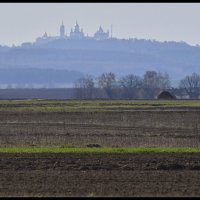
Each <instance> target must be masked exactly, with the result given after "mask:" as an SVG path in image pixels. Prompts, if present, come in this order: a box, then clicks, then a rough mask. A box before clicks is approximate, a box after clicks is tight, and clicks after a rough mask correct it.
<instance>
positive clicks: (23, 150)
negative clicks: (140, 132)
mask: <svg viewBox="0 0 200 200" xmlns="http://www.w3.org/2000/svg"><path fill="white" fill-rule="evenodd" d="M148 152H149V153H150V152H154V153H162V152H163V153H164V152H166V153H167V152H168V153H200V148H189V147H177V148H159V147H133V148H131V147H126V148H119V147H117V148H115V147H0V153H148Z"/></svg>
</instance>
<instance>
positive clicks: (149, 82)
mask: <svg viewBox="0 0 200 200" xmlns="http://www.w3.org/2000/svg"><path fill="white" fill-rule="evenodd" d="M143 81H144V87H146V88H159V89H167V88H169V87H170V79H169V75H168V74H167V73H164V74H162V73H161V72H156V71H146V72H145V74H144V80H143Z"/></svg>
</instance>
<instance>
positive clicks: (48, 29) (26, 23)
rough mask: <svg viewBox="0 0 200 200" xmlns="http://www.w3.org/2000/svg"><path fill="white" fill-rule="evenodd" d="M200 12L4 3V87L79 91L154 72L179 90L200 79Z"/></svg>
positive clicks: (0, 41) (0, 17)
mask: <svg viewBox="0 0 200 200" xmlns="http://www.w3.org/2000/svg"><path fill="white" fill-rule="evenodd" d="M199 11H200V4H198V3H95V4H94V3H38V4H37V3H12V4H11V3H9V4H8V3H2V4H1V5H0V24H1V33H0V45H1V46H0V71H1V73H0V86H1V87H72V86H73V83H74V82H75V81H76V80H77V79H78V78H80V77H82V76H84V75H86V74H91V75H92V76H93V77H97V76H98V75H100V74H101V73H103V72H113V73H115V74H116V75H117V76H118V77H120V76H122V75H126V74H137V75H140V76H142V75H143V74H144V73H145V71H148V70H155V71H160V72H163V73H164V72H167V73H168V74H169V76H170V78H171V80H172V84H174V85H177V83H178V81H179V80H180V79H181V78H183V77H184V76H186V75H190V74H191V73H193V72H196V73H200V68H199V63H200V47H199V45H198V44H199V38H200V37H199V33H200V26H199V20H198V19H199V18H200V12H199ZM76 20H77V21H76ZM74 24H75V25H74ZM77 26H78V28H77ZM63 27H64V28H63ZM77 30H78V32H77ZM95 33H97V34H96V35H95ZM77 34H78V35H77ZM81 34H82V35H81ZM106 34H107V35H106ZM65 77H66V79H65Z"/></svg>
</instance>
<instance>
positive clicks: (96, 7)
mask: <svg viewBox="0 0 200 200" xmlns="http://www.w3.org/2000/svg"><path fill="white" fill-rule="evenodd" d="M76 20H77V21H78V24H79V25H80V27H81V28H83V31H84V33H85V34H88V35H89V36H93V34H94V33H95V32H96V31H97V29H98V28H99V26H100V25H101V26H102V28H103V29H104V30H105V31H107V29H109V30H110V29H111V25H112V27H113V37H117V38H137V39H152V40H157V41H177V42H180V41H182V42H186V43H188V44H190V45H197V44H200V3H0V45H8V46H12V45H20V44H21V43H23V42H34V41H35V39H36V38H37V37H39V36H42V35H43V34H44V32H47V34H48V35H51V36H58V35H59V27H60V25H61V23H62V21H63V24H64V25H65V30H66V33H67V35H69V32H70V30H71V28H72V27H74V24H75V22H76Z"/></svg>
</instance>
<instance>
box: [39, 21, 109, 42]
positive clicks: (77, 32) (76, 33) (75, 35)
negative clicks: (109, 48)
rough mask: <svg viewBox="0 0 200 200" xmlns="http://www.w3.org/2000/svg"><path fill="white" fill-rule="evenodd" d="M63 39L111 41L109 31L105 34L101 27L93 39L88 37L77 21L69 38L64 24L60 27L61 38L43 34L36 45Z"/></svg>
mask: <svg viewBox="0 0 200 200" xmlns="http://www.w3.org/2000/svg"><path fill="white" fill-rule="evenodd" d="M61 38H65V39H79V40H80V39H94V40H106V39H109V38H110V36H109V30H107V32H105V31H104V30H103V29H102V27H101V26H100V27H99V29H98V30H97V31H96V32H95V33H94V36H93V37H90V36H88V34H86V36H85V34H84V32H83V29H82V28H81V29H80V26H79V24H78V22H77V21H76V23H75V25H74V28H72V29H71V31H70V34H69V36H67V34H66V33H65V26H64V24H63V22H62V24H61V25H60V35H59V36H53V37H52V36H48V35H47V33H46V32H45V33H44V34H43V36H42V37H38V38H36V44H43V43H47V42H50V41H52V40H56V39H61Z"/></svg>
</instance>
